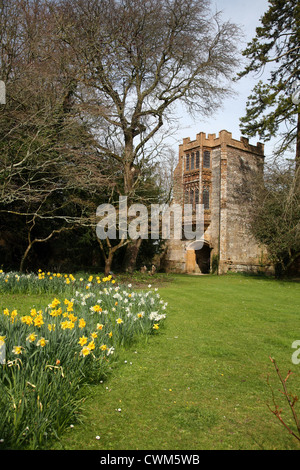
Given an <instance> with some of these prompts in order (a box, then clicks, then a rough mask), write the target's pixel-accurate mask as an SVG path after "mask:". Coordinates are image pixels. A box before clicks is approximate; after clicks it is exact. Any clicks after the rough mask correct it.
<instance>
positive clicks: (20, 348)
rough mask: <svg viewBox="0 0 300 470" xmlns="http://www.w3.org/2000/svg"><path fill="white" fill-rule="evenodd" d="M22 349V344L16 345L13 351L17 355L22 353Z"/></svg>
mask: <svg viewBox="0 0 300 470" xmlns="http://www.w3.org/2000/svg"><path fill="white" fill-rule="evenodd" d="M22 349H24V348H23V347H22V346H14V347H13V350H12V352H13V353H14V354H16V355H19V354H22Z"/></svg>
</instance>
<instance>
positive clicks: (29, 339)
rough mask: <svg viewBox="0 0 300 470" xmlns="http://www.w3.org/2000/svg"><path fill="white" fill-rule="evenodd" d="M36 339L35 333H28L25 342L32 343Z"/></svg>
mask: <svg viewBox="0 0 300 470" xmlns="http://www.w3.org/2000/svg"><path fill="white" fill-rule="evenodd" d="M36 338H37V334H35V333H30V335H29V336H27V338H26V341H29V342H30V343H33V342H34V341H35V340H36Z"/></svg>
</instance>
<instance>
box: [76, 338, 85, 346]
mask: <svg viewBox="0 0 300 470" xmlns="http://www.w3.org/2000/svg"><path fill="white" fill-rule="evenodd" d="M78 343H79V344H80V346H84V345H85V344H86V343H87V337H86V336H81V338H79V341H78Z"/></svg>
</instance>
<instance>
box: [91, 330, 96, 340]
mask: <svg viewBox="0 0 300 470" xmlns="http://www.w3.org/2000/svg"><path fill="white" fill-rule="evenodd" d="M91 337H92V338H94V339H96V338H98V334H97V333H96V331H94V332H93V333H91Z"/></svg>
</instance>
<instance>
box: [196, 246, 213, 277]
mask: <svg viewBox="0 0 300 470" xmlns="http://www.w3.org/2000/svg"><path fill="white" fill-rule="evenodd" d="M210 252H211V248H210V247H209V245H207V244H206V243H205V244H204V245H203V247H202V248H201V249H200V250H195V255H196V263H197V264H198V266H199V269H200V272H201V273H202V274H209V273H210Z"/></svg>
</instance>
